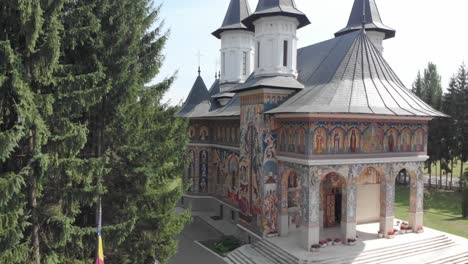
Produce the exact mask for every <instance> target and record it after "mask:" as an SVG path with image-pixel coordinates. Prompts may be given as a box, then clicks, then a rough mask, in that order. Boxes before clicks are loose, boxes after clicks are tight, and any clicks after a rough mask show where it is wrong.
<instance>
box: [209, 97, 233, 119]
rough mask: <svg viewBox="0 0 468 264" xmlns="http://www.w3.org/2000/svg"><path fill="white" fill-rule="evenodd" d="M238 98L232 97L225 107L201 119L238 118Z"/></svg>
mask: <svg viewBox="0 0 468 264" xmlns="http://www.w3.org/2000/svg"><path fill="white" fill-rule="evenodd" d="M239 116H240V96H239V95H236V96H234V97H233V98H232V99H231V100H230V101H229V102H228V103H227V104H226V105H225V106H223V107H220V108H218V109H216V110H214V111H211V112H209V113H206V114H204V115H203V116H202V117H203V118H219V117H239Z"/></svg>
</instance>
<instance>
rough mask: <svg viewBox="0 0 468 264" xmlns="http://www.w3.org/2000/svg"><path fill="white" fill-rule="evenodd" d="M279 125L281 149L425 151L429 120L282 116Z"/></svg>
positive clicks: (304, 152) (304, 151) (305, 151)
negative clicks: (315, 118) (337, 119)
mask: <svg viewBox="0 0 468 264" xmlns="http://www.w3.org/2000/svg"><path fill="white" fill-rule="evenodd" d="M280 126H281V129H280V139H279V145H280V151H281V152H290V153H295V154H302V155H308V156H312V155H324V154H355V153H356V154H359V153H360V154H366V153H388V152H426V145H427V123H426V122H401V121H384V120H372V121H362V122H356V121H348V122H340V121H334V120H328V121H315V120H310V121H285V120H282V121H281V123H280ZM304 137H306V138H304ZM304 146H305V149H304Z"/></svg>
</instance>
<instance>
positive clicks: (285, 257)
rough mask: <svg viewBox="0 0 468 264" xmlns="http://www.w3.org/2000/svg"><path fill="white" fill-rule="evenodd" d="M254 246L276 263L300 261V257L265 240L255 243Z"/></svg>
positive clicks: (287, 263)
mask: <svg viewBox="0 0 468 264" xmlns="http://www.w3.org/2000/svg"><path fill="white" fill-rule="evenodd" d="M253 248H255V249H257V250H258V251H259V252H261V253H262V255H264V256H265V257H267V258H268V259H270V260H271V261H272V262H273V263H276V264H297V263H299V259H297V258H295V257H294V256H291V255H290V254H289V253H288V252H286V251H285V250H283V249H281V248H279V247H276V246H273V245H271V244H269V243H268V242H264V240H263V241H260V242H258V243H256V244H254V245H253Z"/></svg>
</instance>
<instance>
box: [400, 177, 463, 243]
mask: <svg viewBox="0 0 468 264" xmlns="http://www.w3.org/2000/svg"><path fill="white" fill-rule="evenodd" d="M461 201H462V194H461V193H459V192H447V191H443V190H432V191H430V192H429V191H426V193H425V198H424V207H425V211H424V226H427V227H430V228H434V229H437V230H441V231H444V232H447V233H451V234H454V235H458V236H462V237H465V238H468V220H466V219H462V216H461ZM408 209H409V188H407V187H400V186H397V187H396V190H395V216H396V217H397V218H399V219H402V220H404V221H408Z"/></svg>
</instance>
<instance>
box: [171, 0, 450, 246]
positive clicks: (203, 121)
mask: <svg viewBox="0 0 468 264" xmlns="http://www.w3.org/2000/svg"><path fill="white" fill-rule="evenodd" d="M350 1H351V0H350ZM220 20H221V18H220ZM309 24H310V21H309V18H308V17H307V15H306V14H304V13H303V12H301V10H299V9H298V8H297V5H296V4H295V2H294V0H259V3H258V5H257V7H256V9H255V11H254V12H251V9H250V7H249V4H248V1H247V0H231V2H230V5H229V7H228V10H227V13H226V16H225V18H224V21H223V22H222V25H221V27H220V28H218V29H217V30H216V31H214V32H213V33H212V34H213V36H214V37H216V38H218V39H219V40H220V43H221V48H220V57H221V73H220V75H219V78H217V79H216V80H215V82H214V83H213V84H212V85H211V88H210V89H208V88H207V87H206V85H205V83H204V81H203V79H202V77H201V76H200V74H199V76H198V77H197V78H196V80H195V83H194V85H193V87H192V90H191V91H190V94H189V96H188V98H187V100H186V101H185V103H184V104H183V106H182V107H181V110H180V112H179V113H178V115H179V116H180V117H183V118H187V119H188V120H189V130H188V134H189V137H190V140H191V141H190V143H189V149H188V153H187V155H188V159H189V160H190V164H189V166H188V168H187V169H186V175H185V179H186V180H187V181H188V182H190V183H191V188H190V190H188V192H187V193H186V195H185V196H184V199H183V203H185V204H186V205H187V206H191V207H192V209H194V210H211V211H215V212H219V213H218V214H219V217H220V218H222V219H228V220H229V221H232V222H233V223H234V224H235V225H236V226H237V227H238V228H239V230H240V231H239V232H240V233H242V232H244V231H245V234H249V233H254V234H257V235H258V236H260V237H264V238H266V237H275V236H280V237H286V236H288V235H291V233H292V232H295V233H300V236H299V237H298V238H297V239H300V244H301V245H303V248H304V250H306V249H307V250H308V249H310V248H311V245H313V244H317V243H318V242H319V240H320V238H321V234H322V233H323V232H324V231H326V230H327V229H329V228H338V229H340V230H341V231H340V232H341V234H342V238H343V239H349V238H351V239H353V238H356V225H358V224H362V223H380V232H381V233H382V234H384V235H387V234H388V232H390V231H393V226H394V218H395V212H394V203H395V180H396V177H397V176H398V175H399V174H400V173H406V174H407V175H409V176H410V198H409V199H410V210H409V212H408V214H409V225H410V227H412V228H413V230H416V229H417V228H418V227H421V226H422V225H423V197H424V195H423V194H424V180H423V177H424V175H423V174H424V162H425V161H426V160H427V159H428V156H427V138H428V122H429V121H431V120H432V119H433V118H434V117H441V116H445V115H444V114H443V113H440V112H437V111H436V110H434V109H432V108H431V107H430V106H429V105H427V104H426V103H424V102H423V101H422V100H421V99H419V98H418V97H416V96H415V95H414V94H413V93H411V91H410V90H409V89H408V88H406V87H405V86H404V84H403V83H402V82H401V80H400V79H399V78H398V76H397V75H396V73H395V72H394V71H393V70H392V68H391V67H390V65H389V64H388V63H387V62H386V60H385V58H384V56H383V55H384V41H385V40H386V39H389V38H393V37H395V30H394V29H392V28H390V27H388V26H386V25H385V24H383V22H382V20H381V17H380V14H379V11H378V9H377V6H376V3H375V0H355V2H354V6H353V8H352V10H351V15H350V17H349V21H348V24H347V25H346V26H345V27H344V28H343V29H341V30H339V31H337V32H336V33H335V37H334V38H332V39H329V40H326V41H323V42H320V43H317V44H313V45H310V46H306V47H303V48H298V47H297V40H298V39H297V31H298V30H299V29H301V28H303V27H306V26H307V25H309ZM376 234H377V230H376ZM322 238H323V237H322ZM249 239H250V238H249Z"/></svg>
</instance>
